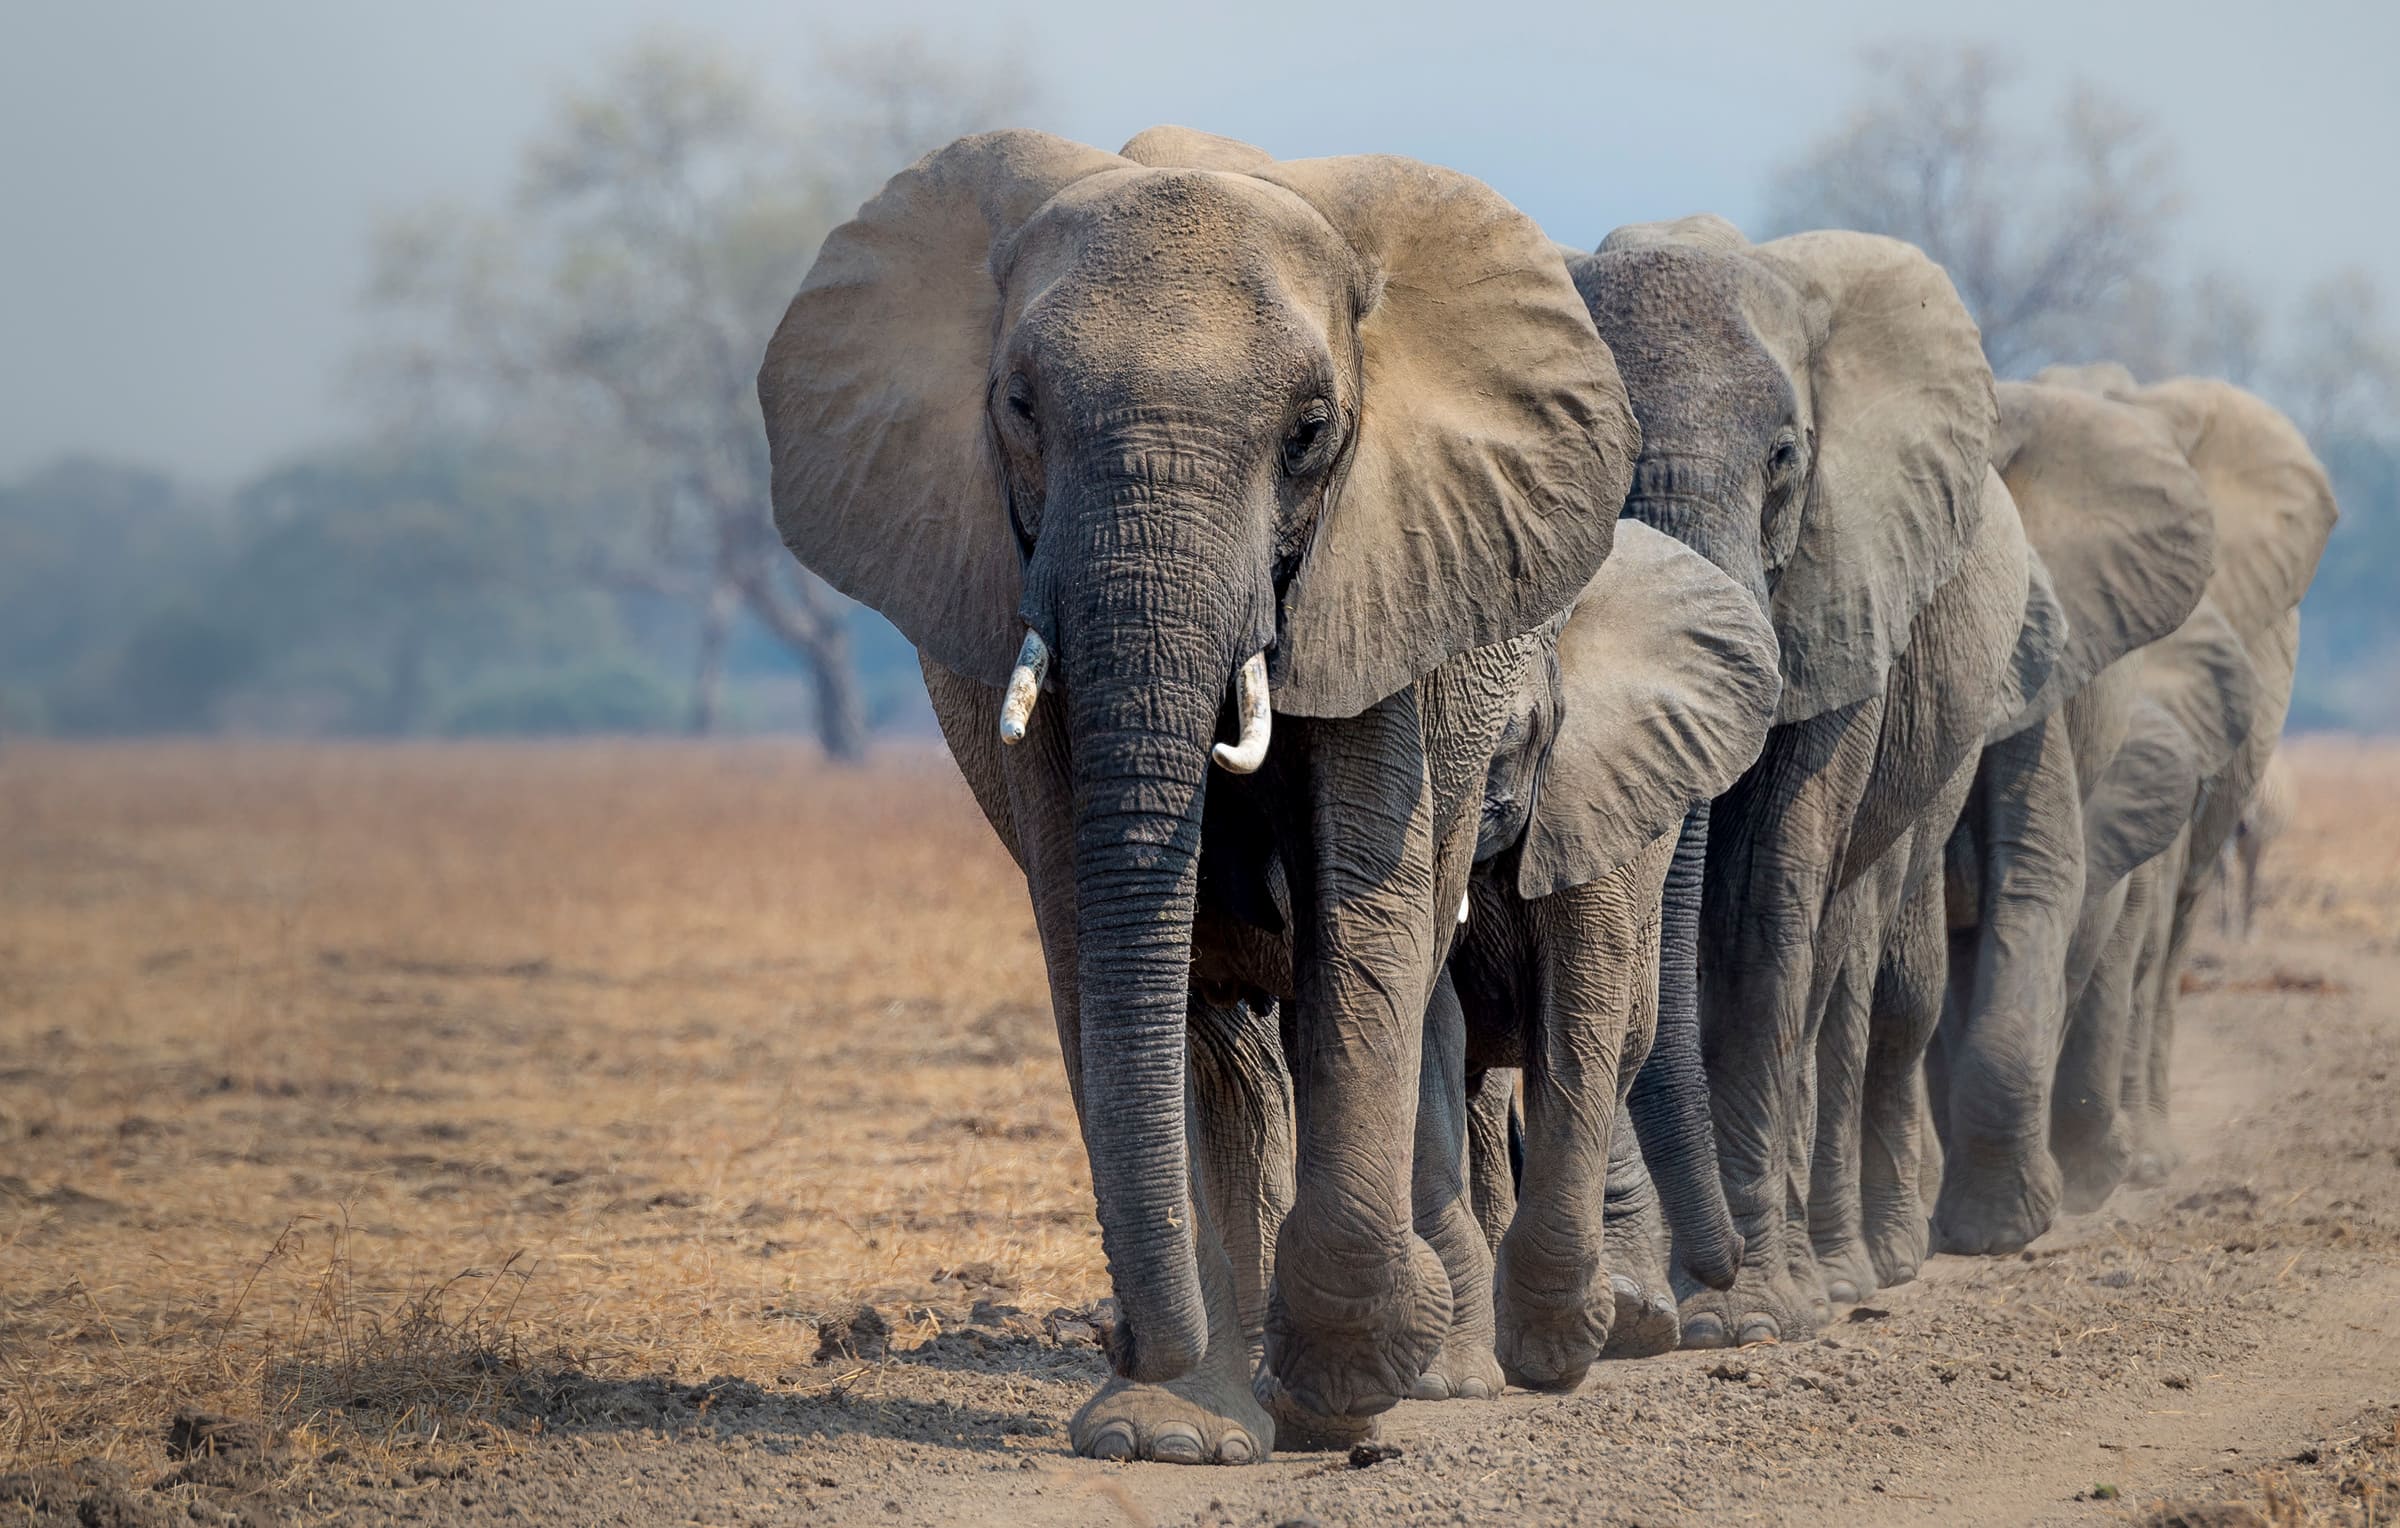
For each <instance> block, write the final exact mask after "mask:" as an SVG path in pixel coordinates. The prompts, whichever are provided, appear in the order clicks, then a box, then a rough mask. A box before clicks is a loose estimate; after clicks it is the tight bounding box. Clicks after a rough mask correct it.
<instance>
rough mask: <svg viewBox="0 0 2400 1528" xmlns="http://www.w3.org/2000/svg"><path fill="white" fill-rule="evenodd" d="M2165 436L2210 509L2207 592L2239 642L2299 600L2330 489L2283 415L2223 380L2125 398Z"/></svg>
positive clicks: (2321, 541)
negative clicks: (2169, 433)
mask: <svg viewBox="0 0 2400 1528" xmlns="http://www.w3.org/2000/svg"><path fill="white" fill-rule="evenodd" d="M2125 396H2126V401H2127V402H2128V403H2131V404H2133V405H2135V406H2137V407H2141V408H2146V409H2150V410H2152V411H2154V412H2156V413H2157V414H2158V415H2159V416H2160V417H2162V418H2164V419H2165V420H2166V421H2167V423H2168V425H2169V427H2170V428H2171V429H2173V431H2174V432H2175V436H2176V439H2177V441H2178V443H2179V444H2180V445H2181V446H2182V448H2183V452H2184V455H2185V457H2186V458H2187V459H2188V460H2189V461H2190V462H2191V466H2192V470H2193V471H2194V472H2195V473H2197V474H2198V475H2199V478H2200V483H2201V486H2202V487H2203V488H2204V489H2205V490H2206V492H2207V494H2208V501H2209V504H2210V506H2211V508H2212V509H2213V510H2214V511H2215V514H2216V530H2217V567H2216V573H2215V575H2214V576H2213V577H2211V578H2210V579H2209V581H2208V597H2209V598H2210V599H2211V600H2213V601H2215V602H2216V605H2217V607H2218V608H2219V609H2221V610H2223V611H2224V612H2225V619H2227V620H2228V621H2231V622H2232V623H2233V629H2234V630H2236V631H2238V632H2240V633H2241V634H2242V635H2243V636H2244V637H2245V638H2248V637H2255V636H2258V635H2260V634H2261V633H2264V632H2266V631H2268V630H2270V629H2271V628H2273V627H2274V626H2275V625H2276V623H2278V622H2279V621H2281V620H2282V619H2283V617H2284V616H2285V615H2286V614H2287V613H2289V612H2290V611H2292V610H2294V609H2296V608H2297V607H2298V606H2299V604H2300V596H2302V595H2303V594H2306V593H2307V592H2308V584H2309V580H2310V579H2312V578H2314V577H2316V573H2317V559H2318V557H2320V556H2321V555H2323V553H2324V551H2325V541H2326V538H2327V537H2328V536H2330V535H2332V534H2333V522H2334V520H2335V518H2336V515H2337V511H2336V510H2335V508H2334V503H2333V486H2332V484H2331V483H2329V482H2328V481H2327V480H2326V477H2325V469H2324V467H2323V466H2322V465H2320V464H2319V463H2318V461H2317V458H2316V455H2315V453H2313V452H2311V451H2310V450H2309V449H2308V441H2307V440H2306V439H2305V438H2303V437H2302V435H2301V434H2300V431H2299V430H2298V428H2297V427H2295V426H2294V425H2293V424H2292V422H2291V421H2290V420H2289V419H2286V418H2284V417H2283V415H2282V414H2280V413H2278V412H2276V411H2275V410H2274V409H2273V408H2272V407H2270V406H2269V405H2268V404H2267V403H2266V402H2265V401H2264V400H2263V399H2260V398H2258V397H2256V396H2254V395H2252V394H2250V393H2247V392H2244V391H2243V390H2242V389H2240V388H2238V387H2235V386H2234V385H2233V384H2232V383H2230V382H2215V381H2204V380H2201V379H2198V378H2192V377H2186V378H2182V379H2180V380H2177V381H2173V382H2161V383H2159V384H2158V385H2157V386H2155V387H2145V388H2142V389H2141V390H2140V391H2138V392H2133V393H2129V394H2126V395H2125Z"/></svg>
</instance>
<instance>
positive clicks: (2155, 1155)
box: [2126, 1120, 2183, 1188]
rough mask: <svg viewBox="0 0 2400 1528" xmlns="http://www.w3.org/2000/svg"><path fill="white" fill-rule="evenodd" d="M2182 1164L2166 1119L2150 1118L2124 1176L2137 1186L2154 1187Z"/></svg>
mask: <svg viewBox="0 0 2400 1528" xmlns="http://www.w3.org/2000/svg"><path fill="white" fill-rule="evenodd" d="M2182 1165H2183V1153H2182V1151H2181V1150H2179V1149H2178V1148H2177V1147H2176V1145H2175V1137H2174V1135H2173V1133H2172V1132H2170V1131H2169V1130H2168V1129H2167V1124H2166V1121H2164V1120H2152V1121H2151V1122H2150V1125H2149V1128H2148V1129H2146V1130H2144V1131H2143V1132H2142V1138H2141V1141H2140V1143H2139V1144H2138V1145H2137V1146H2136V1147H2135V1148H2134V1153H2133V1166H2132V1169H2131V1170H2130V1171H2129V1172H2128V1173H2127V1174H2126V1178H2127V1180H2128V1181H2129V1182H2131V1183H2132V1184H2133V1185H2134V1186H2135V1187H2137V1188H2156V1187H2158V1186H2159V1185H2160V1184H2161V1183H2164V1182H2166V1181H2167V1175H2168V1174H2169V1173H2172V1172H2173V1171H2175V1169H2176V1168H2178V1167H2181V1166H2182Z"/></svg>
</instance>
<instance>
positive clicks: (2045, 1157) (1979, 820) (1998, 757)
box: [1933, 717, 2084, 1256]
mask: <svg viewBox="0 0 2400 1528" xmlns="http://www.w3.org/2000/svg"><path fill="white" fill-rule="evenodd" d="M1959 831H1960V832H1962V833H1972V834H1974V835H1975V838H1976V840H1977V841H1978V843H1979V844H1980V846H1981V853H1980V854H1979V855H1978V857H1977V859H1978V863H1979V864H1980V866H1981V869H1982V875H1981V885H1980V887H1979V890H1978V894H1977V899H1976V900H1977V903H1978V912H1979V917H1978V919H1977V927H1976V932H1975V939H1974V941H1973V955H1972V959H1973V962H1974V964H1973V968H1972V970H1971V971H1970V972H1969V973H1968V974H1967V978H1966V981H1965V982H1964V984H1963V985H1962V988H1961V991H1962V995H1963V1001H1962V1004H1961V1006H1960V1010H1959V1011H1958V1012H1956V1013H1954V1014H1953V1015H1952V1018H1951V1038H1950V1041H1949V1044H1948V1048H1947V1054H1948V1060H1949V1067H1948V1076H1947V1077H1946V1079H1945V1086H1946V1087H1947V1088H1948V1090H1949V1101H1948V1110H1947V1117H1948V1124H1949V1130H1950V1135H1949V1154H1948V1158H1947V1160H1946V1162H1945V1164H1944V1165H1945V1167H1946V1169H1947V1172H1946V1175H1945V1176H1944V1178H1943V1181H1942V1186H1941V1196H1940V1198H1939V1200H1938V1202H1937V1204H1936V1207H1935V1211H1934V1218H1933V1235H1934V1245H1935V1246H1936V1247H1938V1248H1939V1249H1940V1250H1941V1251H1944V1252H1956V1253H1963V1254H1966V1255H1968V1256H1977V1255H1988V1254H1998V1253H2008V1252H2015V1251H2017V1250H2018V1249H2019V1248H2022V1247H2023V1246H2024V1245H2025V1244H2026V1243H2028V1242H2030V1241H2032V1240H2033V1239H2034V1238H2035V1237H2037V1236H2039V1235H2041V1234H2042V1232H2044V1231H2046V1230H2048V1229H2049V1227H2050V1222H2051V1220H2052V1218H2053V1217H2054V1216H2056V1214H2057V1213H2058V1205H2059V1199H2060V1196H2061V1192H2062V1184H2061V1180H2060V1176H2059V1169H2058V1163H2057V1161H2056V1159H2055V1158H2053V1157H2052V1156H2051V1154H2050V1147H2049V1139H2048V1137H2049V1121H2050V1112H2051V1110H2050V1089H2051V1084H2052V1081H2053V1079H2054V1078H2055V1076H2056V1074H2057V1064H2058V1055H2059V1045H2060V1040H2061V1035H2062V1031H2063V1029H2064V1026H2065V1022H2066V1001H2067V998H2066V979H2067V977H2066V973H2067V966H2068V964H2069V961H2070V959H2071V955H2072V949H2073V945H2074V934H2075V924H2076V922H2077V920H2078V917H2079V915H2080V913H2081V910H2082V906H2083V841H2084V840H2083V808H2082V803H2081V801H2080V799H2079V797H2078V795H2077V791H2076V777H2075V763H2074V756H2073V752H2072V750H2071V748H2070V747H2069V744H2068V737H2067V728H2066V725H2065V723H2064V721H2063V720H2062V719H2060V718H2055V717H2054V718H2051V719H2050V720H2048V721H2045V722H2041V723H2038V724H2036V725H2035V726H2033V727H2031V728H2028V729H2027V730H2026V731H2024V732H2022V733H2019V734H2017V735H2016V736H2015V737H2011V738H2008V739H2005V740H2004V741H2002V742H1999V743H1996V744H1994V745H1992V747H1991V748H1989V749H1988V750H1986V752H1985V755H1984V759H1983V764H1982V771H1981V777H1980V778H1979V779H1978V780H1977V782H1976V785H1975V790H1974V793H1973V795H1972V796H1971V797H1970V798H1969V801H1968V804H1967V810H1966V812H1965V814H1964V815H1963V817H1962V818H1961V824H1960V829H1959Z"/></svg>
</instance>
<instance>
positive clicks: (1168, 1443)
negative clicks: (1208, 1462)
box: [1150, 1422, 1208, 1464]
mask: <svg viewBox="0 0 2400 1528" xmlns="http://www.w3.org/2000/svg"><path fill="white" fill-rule="evenodd" d="M1150 1457H1151V1458H1153V1459H1155V1460H1157V1461H1158V1462H1159V1463H1160V1464H1198V1463H1199V1462H1200V1461H1201V1460H1203V1459H1205V1458H1207V1457H1208V1450H1207V1448H1206V1447H1205V1446H1204V1445H1203V1444H1202V1443H1201V1441H1200V1431H1199V1429H1198V1428H1195V1427H1190V1426H1186V1425H1185V1424H1183V1423H1181V1422H1169V1423H1168V1424H1167V1425H1166V1426H1164V1427H1161V1428H1160V1429H1159V1430H1158V1431H1157V1432H1155V1433H1152V1434H1151V1435H1150Z"/></svg>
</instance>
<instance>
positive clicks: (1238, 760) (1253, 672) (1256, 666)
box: [1212, 650, 1274, 775]
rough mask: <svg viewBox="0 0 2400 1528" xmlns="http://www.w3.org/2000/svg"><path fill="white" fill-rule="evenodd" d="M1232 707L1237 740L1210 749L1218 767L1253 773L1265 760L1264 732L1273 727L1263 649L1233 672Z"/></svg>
mask: <svg viewBox="0 0 2400 1528" xmlns="http://www.w3.org/2000/svg"><path fill="white" fill-rule="evenodd" d="M1233 708H1234V711H1235V713H1236V714H1237V715H1239V716H1240V717H1241V726H1242V736H1241V740H1240V741H1239V742H1234V743H1219V744H1218V745H1217V746H1216V748H1215V749H1214V750H1212V751H1213V753H1214V755H1215V757H1216V761H1217V765H1218V767H1219V768H1221V769H1223V770H1224V771H1225V772H1226V773H1228V774H1235V775H1248V774H1255V773H1257V772H1258V766H1259V765H1261V764H1264V763H1265V762H1267V735H1268V734H1269V733H1270V732H1272V731H1273V730H1274V722H1273V719H1272V708H1271V707H1270V706H1269V705H1268V701H1267V655H1266V653H1265V651H1264V650H1261V651H1259V652H1255V653H1252V654H1251V655H1250V656H1249V657H1248V658H1247V659H1245V660H1244V661H1243V663H1242V667H1241V670H1240V672H1238V673H1236V674H1235V675H1234V678H1233Z"/></svg>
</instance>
